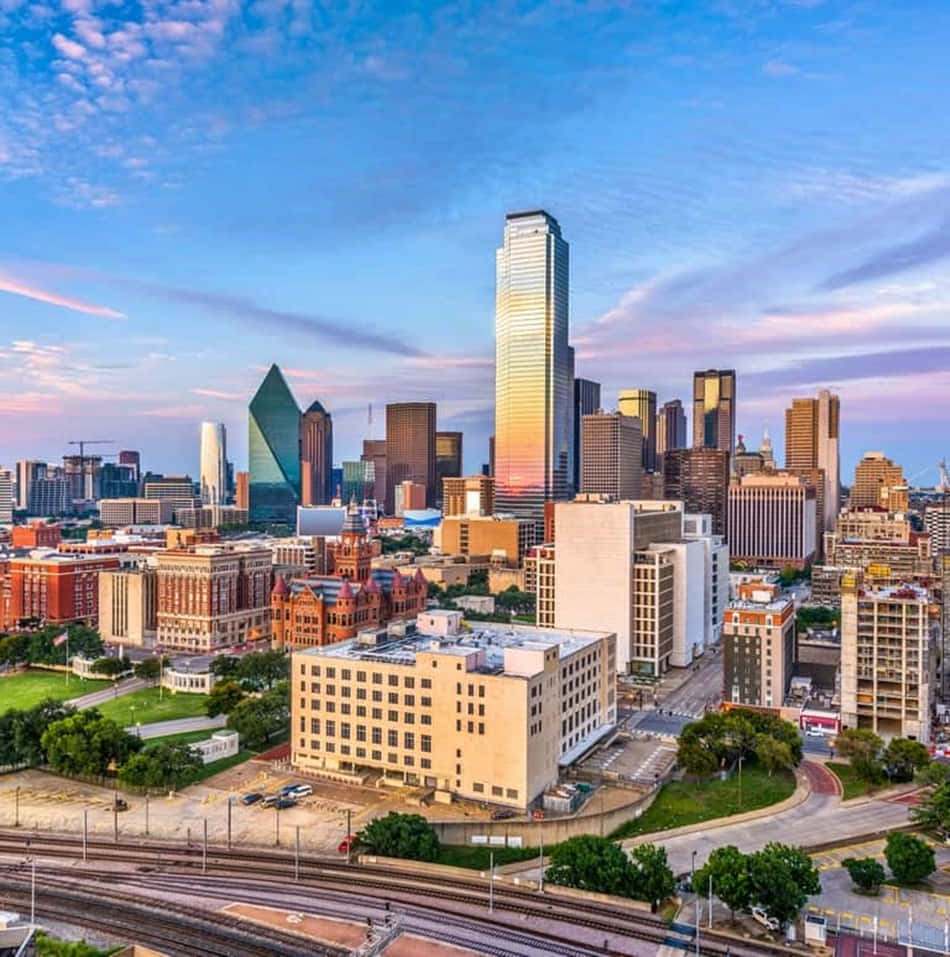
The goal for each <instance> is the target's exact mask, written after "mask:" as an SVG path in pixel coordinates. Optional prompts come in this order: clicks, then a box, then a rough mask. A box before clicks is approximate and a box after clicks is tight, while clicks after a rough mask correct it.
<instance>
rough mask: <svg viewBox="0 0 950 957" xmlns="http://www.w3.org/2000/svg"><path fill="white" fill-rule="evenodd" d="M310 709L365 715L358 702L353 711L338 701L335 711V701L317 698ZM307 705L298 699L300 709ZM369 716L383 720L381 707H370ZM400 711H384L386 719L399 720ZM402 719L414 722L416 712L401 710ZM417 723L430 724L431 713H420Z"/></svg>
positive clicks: (363, 705) (303, 700) (311, 703)
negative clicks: (338, 704)
mask: <svg viewBox="0 0 950 957" xmlns="http://www.w3.org/2000/svg"><path fill="white" fill-rule="evenodd" d="M310 705H311V706H310V710H311V711H320V710H323V711H325V712H326V713H327V714H342V715H349V714H355V715H356V717H357V718H365V717H366V705H365V704H358V705H356V711H355V712H354V711H353V706H352V705H350V704H349V703H348V702H346V701H343V702H341V703H340V707H339V711H337V703H336V702H335V701H324V702H321V701H320V700H319V699H317V700H315V701H312V702H310ZM306 707H307V699H306V698H301V699H300V710H301V711H304V710H306ZM370 714H371V717H372V719H373V720H374V721H382V720H383V709H382V708H371V709H370ZM399 715H400V712H398V711H393V710H389V711H387V712H386V720H387V721H390V722H397V721H399ZM402 721H403V724H415V723H416V713H415V712H414V711H403V712H402ZM419 724H432V715H431V714H420V715H419Z"/></svg>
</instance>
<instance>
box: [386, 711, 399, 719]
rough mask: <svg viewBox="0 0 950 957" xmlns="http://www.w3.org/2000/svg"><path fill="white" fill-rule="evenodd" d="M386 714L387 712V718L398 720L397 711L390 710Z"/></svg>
mask: <svg viewBox="0 0 950 957" xmlns="http://www.w3.org/2000/svg"><path fill="white" fill-rule="evenodd" d="M388 714H389V720H390V721H398V720H399V712H398V711H390V712H388Z"/></svg>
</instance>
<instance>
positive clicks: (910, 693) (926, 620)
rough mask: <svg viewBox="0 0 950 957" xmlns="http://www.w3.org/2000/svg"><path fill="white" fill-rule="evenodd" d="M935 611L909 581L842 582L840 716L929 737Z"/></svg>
mask: <svg viewBox="0 0 950 957" xmlns="http://www.w3.org/2000/svg"><path fill="white" fill-rule="evenodd" d="M938 630H939V628H938V623H937V620H936V612H934V618H933V619H932V618H931V603H930V597H929V594H928V592H927V589H925V588H921V587H919V586H916V585H901V586H897V587H887V588H877V589H871V590H868V589H864V588H859V587H858V586H857V584H856V582H855V581H854V579H853V578H849V577H848V576H846V577H845V579H844V581H843V582H842V586H841V722H842V724H843V726H844V727H848V728H870V729H871V730H873V731H874V732H875V733H876V734H879V735H880V736H881V737H883V738H884V739H885V740H887V739H889V738H896V737H902V738H913V739H915V740H917V741H922V742H923V743H924V744H929V743H930V701H931V692H932V688H933V675H934V667H935V659H936V634H937V632H938Z"/></svg>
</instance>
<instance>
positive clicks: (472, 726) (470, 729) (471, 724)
mask: <svg viewBox="0 0 950 957" xmlns="http://www.w3.org/2000/svg"><path fill="white" fill-rule="evenodd" d="M474 730H475V722H474V721H469V722H468V733H469V734H472V733H473V732H474Z"/></svg>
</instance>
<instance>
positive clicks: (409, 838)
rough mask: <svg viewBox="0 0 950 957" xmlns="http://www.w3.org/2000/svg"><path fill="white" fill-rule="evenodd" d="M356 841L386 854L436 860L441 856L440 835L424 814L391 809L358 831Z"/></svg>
mask: <svg viewBox="0 0 950 957" xmlns="http://www.w3.org/2000/svg"><path fill="white" fill-rule="evenodd" d="M356 843H357V844H360V845H362V846H363V847H365V848H367V849H368V850H369V851H371V852H372V853H373V854H380V855H382V856H383V857H402V858H407V859H408V860H412V861H434V860H437V859H438V856H439V838H438V836H437V835H436V833H435V830H434V829H433V827H432V825H431V824H430V823H429V822H428V821H427V820H426V819H425V818H424V817H423V816H422V815H421V814H399V813H398V812H396V811H390V812H389V813H388V814H387V815H386V816H385V817H378V818H376V819H375V820H374V821H370V822H369V824H367V825H366V827H364V828H363V830H362V831H360V832H359V834H357V836H356Z"/></svg>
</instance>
